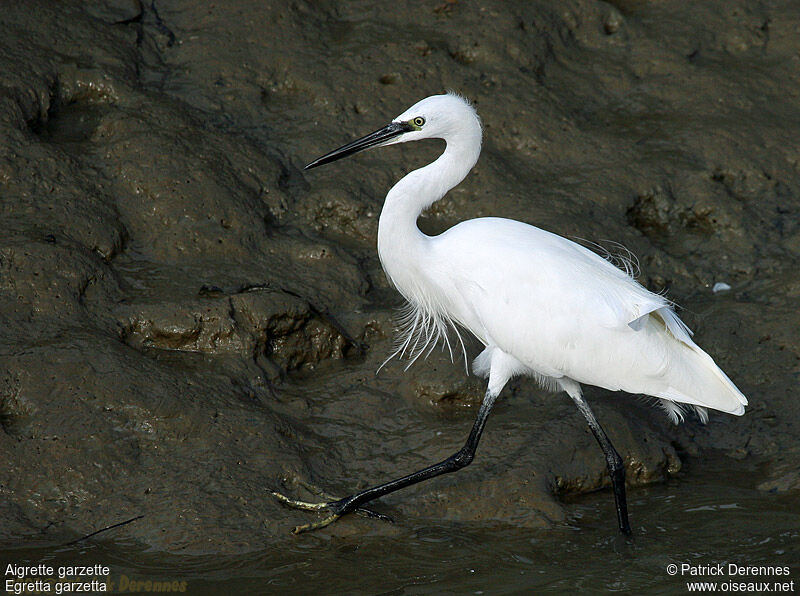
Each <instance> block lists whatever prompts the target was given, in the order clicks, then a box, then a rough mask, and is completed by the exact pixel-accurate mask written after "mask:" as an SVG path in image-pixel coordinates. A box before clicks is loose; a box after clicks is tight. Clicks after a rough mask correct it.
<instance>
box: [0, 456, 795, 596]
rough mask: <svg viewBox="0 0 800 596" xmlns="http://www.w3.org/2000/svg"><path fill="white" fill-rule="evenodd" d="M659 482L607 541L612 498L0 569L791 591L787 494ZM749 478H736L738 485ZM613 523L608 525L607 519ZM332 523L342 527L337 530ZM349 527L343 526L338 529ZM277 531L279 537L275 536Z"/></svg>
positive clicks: (310, 582)
mask: <svg viewBox="0 0 800 596" xmlns="http://www.w3.org/2000/svg"><path fill="white" fill-rule="evenodd" d="M690 467H691V474H681V475H679V476H678V477H676V478H673V479H672V480H670V481H669V482H668V483H666V484H662V485H653V486H649V487H645V488H638V489H634V490H632V491H631V492H630V493H629V507H630V511H631V520H632V526H633V528H634V535H633V537H632V538H630V539H626V538H624V537H622V536H621V535H618V534H617V533H616V532H615V531H614V527H615V520H614V519H613V509H612V508H611V499H612V496H611V493H610V491H599V492H596V493H592V494H590V495H583V496H580V497H577V498H574V499H570V500H569V501H568V503H567V509H568V515H569V521H568V522H567V523H564V524H560V525H557V526H556V527H554V528H552V529H548V530H522V529H519V528H514V527H510V526H508V525H503V524H491V523H490V524H478V523H451V524H443V523H438V524H432V525H415V524H414V520H413V519H408V518H403V519H402V520H398V521H397V522H396V523H395V524H394V526H393V535H390V536H387V535H385V534H384V532H382V531H381V528H380V524H382V523H383V522H378V521H373V520H369V521H361V520H359V521H358V522H356V523H358V524H377V525H378V531H377V532H376V533H372V532H370V531H369V530H366V532H365V533H364V534H360V535H358V536H351V537H331V536H330V535H326V534H324V533H321V532H320V533H316V534H306V535H301V536H292V535H289V534H288V533H287V535H286V539H285V540H281V541H278V542H276V543H274V544H271V545H269V546H265V548H264V549H263V550H257V551H254V552H252V553H249V554H247V555H242V556H199V557H183V556H180V555H165V554H163V553H156V552H151V551H147V550H142V549H141V548H137V547H136V546H135V545H133V544H129V543H125V542H114V541H113V539H104V540H102V541H96V542H95V541H87V542H86V543H84V544H81V545H80V546H73V547H52V548H40V549H16V550H11V551H7V552H5V553H4V554H3V555H0V559H2V560H3V562H4V565H3V566H4V567H5V564H6V563H7V562H13V563H16V564H25V565H35V564H39V563H48V564H50V565H52V566H58V565H78V564H80V565H89V564H95V563H102V564H103V565H107V566H109V567H110V568H111V574H110V578H111V580H112V581H114V582H118V581H119V580H120V579H121V576H123V575H124V576H126V577H127V578H128V580H129V581H146V580H152V581H169V582H172V581H175V580H178V581H185V582H186V587H187V591H188V593H191V594H219V593H220V592H223V591H228V592H230V593H264V594H268V593H280V594H309V593H315V592H316V593H322V594H351V593H356V592H357V593H363V594H432V593H436V594H519V593H530V592H531V591H534V592H547V593H553V594H558V593H570V592H574V591H575V590H586V591H604V592H605V591H608V592H620V593H641V592H645V593H648V594H675V593H684V592H686V588H685V583H686V582H689V581H698V580H699V581H706V580H708V581H712V582H714V581H715V582H718V583H722V582H725V581H737V582H757V581H792V580H794V581H795V582H800V507H798V505H799V504H798V500H797V498H796V497H795V496H788V495H779V494H773V495H765V494H764V493H763V492H762V491H758V490H756V489H755V488H754V483H755V482H756V481H757V480H758V478H759V475H760V473H759V470H758V469H754V468H753V467H752V465H750V464H746V463H744V462H739V463H734V464H731V463H730V459H729V458H724V457H716V458H714V457H712V458H706V459H704V460H703V461H698V462H696V463H694V464H692V465H691V466H690ZM745 479H748V480H745ZM610 516H611V517H610ZM340 523H341V522H340ZM346 523H347V522H346ZM287 531H288V528H287ZM683 563H686V564H689V565H692V566H702V565H705V566H713V565H717V564H720V563H721V564H723V569H724V570H725V573H724V574H723V575H721V576H705V577H702V576H691V575H690V574H689V572H688V571H687V572H686V573H685V574H681V572H680V571H679V572H678V574H677V575H674V576H672V575H670V574H669V573H668V572H667V566H668V565H670V564H676V565H678V566H679V568H680V565H681V564H683ZM730 563H733V564H736V565H738V566H748V565H749V566H758V565H761V566H772V567H783V566H788V567H790V575H789V576H785V577H781V576H775V577H763V576H762V577H758V576H752V575H737V576H731V575H728V573H727V571H728V564H730Z"/></svg>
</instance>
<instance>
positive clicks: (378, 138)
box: [305, 122, 414, 170]
mask: <svg viewBox="0 0 800 596" xmlns="http://www.w3.org/2000/svg"><path fill="white" fill-rule="evenodd" d="M412 130H414V129H413V128H412V126H411V125H410V124H408V123H407V122H392V123H391V124H389V125H388V126H384V127H383V128H381V129H379V130H376V131H375V132H373V133H370V134H368V135H367V136H365V137H361V138H360V139H357V140H355V141H353V142H352V143H347V145H343V146H342V147H339V148H338V149H334V150H333V151H331V152H330V153H326V154H325V155H323V156H322V157H319V158H317V159H315V160H314V161H312V162H311V163H310V164H308V165H307V166H306V167H305V169H306V170H310V169H311V168H316V167H317V166H322V165H325V164H326V163H331V162H332V161H336V160H337V159H342V158H343V157H347V156H348V155H353V154H354V153H358V152H359V151H363V150H364V149H369V148H370V147H378V146H379V145H383V144H384V143H385V142H387V141H390V140H391V139H393V138H395V137H398V136H400V135H401V134H403V133H405V132H410V131H412Z"/></svg>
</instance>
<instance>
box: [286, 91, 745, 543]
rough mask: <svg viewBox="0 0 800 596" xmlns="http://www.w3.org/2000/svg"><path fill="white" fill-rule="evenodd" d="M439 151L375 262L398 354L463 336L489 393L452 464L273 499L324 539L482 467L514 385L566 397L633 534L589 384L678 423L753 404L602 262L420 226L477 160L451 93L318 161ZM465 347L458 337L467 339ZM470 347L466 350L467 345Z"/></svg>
mask: <svg viewBox="0 0 800 596" xmlns="http://www.w3.org/2000/svg"><path fill="white" fill-rule="evenodd" d="M429 138H437V139H444V140H445V142H446V143H447V146H446V148H445V150H444V152H443V153H442V154H441V155H440V156H439V158H438V159H436V161H434V162H433V163H430V164H428V165H427V166H425V167H423V168H420V169H418V170H414V171H413V172H411V173H410V174H408V175H406V176H405V177H404V178H403V179H402V180H400V181H399V182H398V183H397V184H396V185H395V186H394V187H393V188H392V189H391V190H390V191H389V194H388V195H386V201H385V203H384V206H383V211H382V212H381V216H380V221H379V224H378V254H379V256H380V259H381V263H382V265H383V268H384V270H385V272H386V275H387V277H388V278H389V280H390V281H391V282H392V283H393V284H394V286H395V287H396V288H397V289H398V290H399V291H400V293H401V294H402V295H403V297H405V299H406V300H407V301H408V309H407V311H406V313H405V315H404V317H403V318H402V320H401V325H400V331H401V338H400V339H401V341H400V347H399V349H398V350H397V352H396V354H399V355H409V356H410V357H411V358H412V359H415V358H417V357H418V356H419V355H420V354H422V353H424V352H426V350H427V349H429V348H430V347H432V346H433V345H435V344H436V343H437V342H438V341H440V340H441V341H449V340H448V339H447V331H448V329H450V328H452V329H455V330H456V335H457V336H458V329H459V328H462V329H466V330H468V331H470V332H471V333H472V334H473V335H475V337H477V338H478V339H479V340H480V341H481V342H482V343H483V345H484V346H485V349H484V350H483V351H482V352H481V353H480V355H478V357H477V358H476V359H475V361H474V362H473V370H474V372H475V374H477V375H480V376H483V377H487V378H488V387H487V389H486V395H485V397H484V398H483V402H482V404H481V407H480V410H479V411H478V417H477V419H476V420H475V424H474V426H473V427H472V431H471V432H470V434H469V437H468V438H467V442H466V443H465V445H464V446H463V447H462V448H461V449H460V450H458V451H457V452H456V453H454V454H453V455H452V456H450V457H448V458H447V459H445V460H444V461H442V462H440V463H437V464H435V465H432V466H429V467H427V468H424V469H422V470H420V471H418V472H414V473H413V474H409V475H408V476H404V477H402V478H398V479H397V480H393V481H391V482H387V483H385V484H381V485H379V486H375V487H373V488H370V489H367V490H363V491H361V492H358V493H356V494H353V495H351V496H349V497H346V498H344V499H339V500H331V501H329V502H325V503H306V502H303V501H296V500H293V499H289V498H287V497H285V496H283V495H281V494H280V493H275V492H273V494H274V495H275V496H276V497H277V498H278V499H280V500H281V501H282V502H283V503H286V504H287V505H290V506H293V507H297V508H301V509H309V510H326V511H328V512H329V515H328V517H326V518H325V519H323V520H321V521H319V522H317V523H311V524H306V525H303V526H298V527H297V528H295V532H302V531H306V530H313V529H317V528H321V527H324V526H326V525H328V524H330V523H332V522H334V521H336V520H337V519H338V518H339V517H340V516H342V515H343V514H345V513H348V512H352V511H355V510H360V509H362V506H363V505H364V504H365V503H367V502H369V501H372V500H373V499H377V498H378V497H381V496H383V495H386V494H388V493H391V492H394V491H396V490H398V489H401V488H404V487H406V486H410V485H412V484H416V483H418V482H421V481H423V480H427V479H429V478H433V477H434V476H439V475H440V474H446V473H449V472H454V471H456V470H459V469H461V468H463V467H464V466H466V465H468V464H469V463H470V462H471V461H472V460H473V458H474V456H475V450H476V448H477V446H478V441H479V440H480V437H481V433H482V432H483V428H484V426H485V424H486V420H487V418H488V417H489V412H490V411H491V409H492V405H493V404H494V402H495V399H496V398H497V396H498V395H499V394H500V391H501V390H502V389H503V387H504V386H505V385H506V383H507V382H508V381H509V379H511V378H512V377H514V376H516V375H526V376H530V377H533V378H534V379H536V380H537V381H538V382H539V383H541V384H542V385H543V386H544V387H546V388H548V389H553V390H563V391H565V392H566V393H567V394H568V395H569V396H570V397H571V398H572V399H573V401H574V402H575V405H577V407H578V409H579V410H580V412H581V414H583V416H584V417H585V418H586V421H587V422H588V424H589V428H591V430H592V433H594V436H595V438H596V439H597V442H598V443H599V444H600V447H602V449H603V453H604V454H605V457H606V463H607V465H608V470H609V473H610V475H611V482H612V486H613V489H614V498H615V502H616V507H617V518H618V521H619V528H620V530H621V531H622V532H624V533H626V534H630V531H631V530H630V524H629V522H628V512H627V505H626V500H625V468H624V464H623V461H622V458H621V457H620V456H619V454H618V453H617V451H616V449H614V446H613V445H612V444H611V441H610V440H609V439H608V436H607V435H606V433H605V432H604V431H603V429H602V428H601V427H600V424H599V423H598V422H597V419H596V418H595V416H594V414H593V413H592V410H591V409H590V408H589V404H588V403H586V401H585V400H584V399H583V396H582V394H581V386H580V384H581V383H586V384H589V385H596V386H598V387H603V388H605V389H609V390H611V391H619V390H623V391H627V392H629V393H641V394H645V395H650V396H653V397H655V398H658V400H659V403H660V404H661V405H662V406H663V407H664V409H665V410H666V411H667V413H668V414H669V415H670V417H671V418H672V419H673V421H675V422H678V421H679V420H681V419H682V417H683V408H684V407H689V408H693V409H694V410H695V411H696V412H697V414H698V415H699V417H700V418H701V419H702V420H703V421H705V420H706V418H707V414H706V408H712V409H714V410H720V411H722V412H727V413H729V414H735V415H737V416H738V415H741V414H743V413H744V406H746V405H747V399H746V398H745V396H744V395H743V394H742V393H741V391H739V389H737V387H736V386H735V385H734V384H733V383H732V382H731V380H730V379H729V378H728V377H727V376H726V375H725V373H724V372H723V371H722V370H721V369H720V368H719V367H718V366H717V365H716V364H715V363H714V361H713V360H712V359H711V357H710V356H709V355H708V354H706V353H705V352H704V351H703V350H701V349H700V348H699V347H698V346H697V345H696V344H695V343H694V342H693V341H692V339H691V337H690V335H691V332H690V331H689V329H688V328H687V327H686V325H685V324H684V323H683V322H682V321H681V320H680V319H679V318H678V316H677V315H676V314H675V311H674V310H673V308H672V305H671V303H670V302H669V301H668V300H667V299H666V298H664V297H663V296H660V295H657V294H654V293H652V292H650V291H648V290H646V289H645V288H644V287H642V286H641V285H639V284H638V283H637V282H636V281H635V280H634V279H633V277H632V276H631V275H630V273H629V272H627V271H621V270H620V269H618V268H617V267H615V266H614V265H612V264H611V263H610V262H609V261H608V260H606V259H604V258H603V257H601V256H599V255H597V254H595V253H594V252H592V251H590V250H588V249H586V248H584V247H583V246H580V245H579V244H576V243H574V242H571V241H569V240H566V239H565V238H562V237H560V236H557V235H555V234H551V233H550V232H546V231H544V230H540V229H538V228H535V227H533V226H531V225H528V224H525V223H521V222H518V221H513V220H509V219H500V218H495V217H483V218H479V219H472V220H469V221H464V222H461V223H459V224H458V225H456V226H453V227H452V228H450V229H449V230H447V231H446V232H444V233H442V234H440V235H438V236H427V235H425V234H423V233H422V232H421V231H420V230H419V228H418V227H417V218H418V217H419V215H420V214H421V213H422V211H423V210H425V209H426V208H428V207H429V206H430V205H431V204H432V203H433V202H435V201H438V200H439V199H441V198H442V197H443V196H444V195H445V194H446V193H447V191H449V190H450V189H451V188H453V187H454V186H456V185H457V184H458V183H459V182H461V181H462V180H463V179H464V177H465V176H466V175H467V173H468V172H469V171H470V170H471V169H472V167H473V166H474V165H475V163H476V162H477V160H478V156H479V155H480V150H481V124H480V120H479V119H478V115H477V114H476V112H475V110H474V109H473V108H472V106H471V105H470V104H469V103H468V102H467V101H466V100H464V99H462V98H461V97H459V96H457V95H455V94H452V93H450V94H447V95H435V96H432V97H428V98H426V99H423V100H422V101H420V102H418V103H417V104H415V105H414V106H412V107H411V108H409V109H408V110H406V111H405V112H403V113H402V114H400V115H399V116H398V117H397V118H395V119H394V120H393V121H392V122H391V123H389V124H388V125H387V126H385V127H384V128H381V129H380V130H377V131H375V132H373V133H372V134H369V135H367V136H365V137H363V138H361V139H358V140H356V141H353V142H352V143H348V144H347V145H344V146H343V147H340V148H339V149H336V150H335V151H332V152H330V153H328V154H326V155H324V156H322V157H320V158H319V159H317V160H315V161H313V162H311V163H310V164H308V165H307V166H306V169H309V168H313V167H316V166H320V165H323V164H326V163H330V162H332V161H336V160H337V159H341V158H343V157H346V156H348V155H353V154H354V153H357V152H359V151H362V150H364V149H369V148H370V147H378V146H385V145H391V144H393V143H404V142H407V141H418V140H421V139H429ZM458 337H459V339H460V336H458ZM462 348H463V344H462Z"/></svg>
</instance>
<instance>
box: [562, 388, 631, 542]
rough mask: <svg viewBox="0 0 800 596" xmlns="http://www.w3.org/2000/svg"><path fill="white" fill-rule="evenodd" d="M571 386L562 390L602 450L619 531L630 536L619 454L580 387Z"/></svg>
mask: <svg viewBox="0 0 800 596" xmlns="http://www.w3.org/2000/svg"><path fill="white" fill-rule="evenodd" d="M563 384H564V383H562V385H563ZM572 385H573V383H570V384H569V386H565V387H564V389H565V390H566V391H567V393H568V394H569V396H570V397H571V398H572V401H574V402H575V405H576V406H578V409H579V410H580V412H581V414H583V417H584V418H586V422H587V423H588V424H589V428H590V429H592V433H593V434H594V438H595V439H597V442H598V443H599V444H600V448H601V449H602V450H603V454H604V455H605V456H606V465H607V466H608V473H609V475H610V476H611V486H612V487H613V488H614V502H615V504H616V506H617V521H618V522H619V530H620V532H622V533H623V534H627V535H630V533H631V525H630V523H629V522H628V503H627V500H626V498H625V464H624V462H623V461H622V458H621V457H620V456H619V453H617V450H616V449H614V445H612V444H611V441H610V440H609V438H608V435H606V433H605V431H604V430H603V428H602V427H601V426H600V423H599V422H597V418H595V416H594V412H592V410H591V408H590V407H589V404H588V403H586V400H585V399H583V396H582V395H581V390H580V386H579V385H578V384H577V383H574V387H573V386H572Z"/></svg>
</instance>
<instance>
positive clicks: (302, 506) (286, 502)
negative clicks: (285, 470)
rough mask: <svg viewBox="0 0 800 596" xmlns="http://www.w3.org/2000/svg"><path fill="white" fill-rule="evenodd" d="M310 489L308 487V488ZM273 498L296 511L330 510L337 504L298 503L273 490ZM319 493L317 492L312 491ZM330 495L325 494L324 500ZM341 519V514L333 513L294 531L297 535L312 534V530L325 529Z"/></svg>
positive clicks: (331, 502)
mask: <svg viewBox="0 0 800 596" xmlns="http://www.w3.org/2000/svg"><path fill="white" fill-rule="evenodd" d="M307 488H308V487H307ZM269 492H270V494H272V496H273V497H275V498H276V499H278V501H280V502H281V503H283V504H284V505H286V506H288V507H292V508H294V509H303V510H305V511H322V510H323V509H330V508H331V505H332V504H334V503H336V500H332V501H329V502H325V503H309V502H308V501H298V500H297V499H290V498H289V497H287V496H286V495H283V494H281V493H279V492H277V491H274V490H271V491H269ZM312 492H317V491H312ZM319 494H323V493H322V491H319ZM328 497H329V496H328V495H324V494H323V498H328ZM339 517H341V514H340V513H333V514H331V515H329V516H328V517H326V518H325V519H322V520H320V521H318V522H314V523H311V524H303V525H302V526H295V528H294V530H292V532H293V533H295V534H302V533H303V532H311V531H312V530H319V529H320V528H324V527H325V526H329V525H331V524H332V523H333V522H335V521H336V520H337V519H339Z"/></svg>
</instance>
